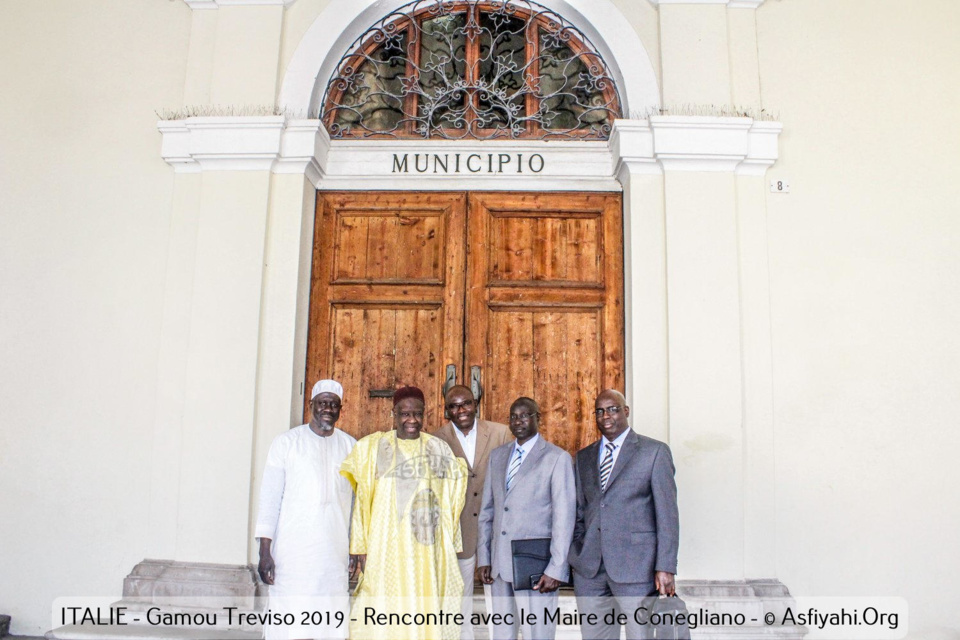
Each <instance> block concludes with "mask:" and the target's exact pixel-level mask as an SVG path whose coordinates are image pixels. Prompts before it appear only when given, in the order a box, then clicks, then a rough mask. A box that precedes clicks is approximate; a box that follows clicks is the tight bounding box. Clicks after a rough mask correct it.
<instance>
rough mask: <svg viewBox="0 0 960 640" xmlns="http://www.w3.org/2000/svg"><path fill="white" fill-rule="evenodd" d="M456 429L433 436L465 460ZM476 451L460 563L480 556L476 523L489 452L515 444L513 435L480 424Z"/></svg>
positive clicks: (492, 424) (462, 518)
mask: <svg viewBox="0 0 960 640" xmlns="http://www.w3.org/2000/svg"><path fill="white" fill-rule="evenodd" d="M454 429H456V427H455V426H453V424H452V423H451V422H450V421H449V420H448V421H447V422H446V423H444V425H443V426H442V427H440V428H439V429H437V430H436V431H435V432H434V434H433V435H435V436H437V437H438V438H440V439H441V440H443V441H444V442H446V443H447V444H448V445H450V448H451V449H453V454H454V455H455V456H457V457H458V458H463V459H464V460H466V458H467V456H466V454H464V453H463V447H461V446H460V440H459V439H458V438H457V434H456V433H454V432H453V430H454ZM476 429H477V450H476V452H474V454H473V466H472V467H471V466H470V465H469V463H468V464H467V466H468V467H469V468H468V474H469V475H468V476H467V500H466V502H465V503H464V505H463V511H462V512H461V513H460V533H461V535H462V536H463V551H462V552H461V553H459V554H457V557H458V558H460V559H461V560H465V559H466V558H469V557H471V556H473V555H474V554H475V553H476V552H477V519H478V517H479V515H480V501H481V500H482V499H483V483H484V480H485V479H486V477H487V460H488V459H489V456H490V452H491V451H493V450H494V449H496V448H497V447H499V446H500V445H503V444H506V443H508V442H513V435H511V433H510V429H508V428H507V425H504V424H500V423H499V422H487V421H486V420H477V426H476Z"/></svg>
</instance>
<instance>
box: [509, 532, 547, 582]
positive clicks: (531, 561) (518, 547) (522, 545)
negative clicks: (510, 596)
mask: <svg viewBox="0 0 960 640" xmlns="http://www.w3.org/2000/svg"><path fill="white" fill-rule="evenodd" d="M510 546H511V551H512V552H513V590H514V591H524V590H526V591H530V590H531V589H533V587H534V585H536V584H537V583H538V582H540V577H541V576H542V575H543V572H544V570H545V569H546V568H547V565H548V564H550V538H531V539H529V540H513V541H512V542H511V543H510Z"/></svg>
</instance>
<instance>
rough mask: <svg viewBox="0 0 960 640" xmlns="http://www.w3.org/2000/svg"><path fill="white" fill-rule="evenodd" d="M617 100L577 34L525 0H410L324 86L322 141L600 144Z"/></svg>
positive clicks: (366, 38) (359, 42) (615, 112)
mask: <svg viewBox="0 0 960 640" xmlns="http://www.w3.org/2000/svg"><path fill="white" fill-rule="evenodd" d="M620 109H621V107H620V98H619V96H618V94H617V88H616V84H615V83H614V81H613V79H612V78H611V77H610V72H609V71H608V69H607V66H606V64H605V63H604V61H603V60H602V59H601V57H600V55H599V54H598V53H597V51H596V49H595V48H594V47H593V45H592V44H591V43H590V41H589V40H588V39H587V38H586V37H585V36H584V34H583V33H582V32H581V31H580V30H578V29H577V28H576V27H574V26H573V25H571V24H570V23H568V22H567V21H565V20H564V19H563V18H562V17H560V16H559V15H557V14H556V13H554V12H553V11H550V10H549V9H547V8H545V7H543V6H541V5H539V4H536V3H534V2H530V1H529V0H516V1H504V0H417V1H415V2H412V3H410V4H408V5H405V6H404V7H402V8H401V9H399V10H397V11H395V12H393V13H391V14H390V15H388V16H386V17H385V18H383V19H382V20H380V21H379V22H378V23H377V24H375V25H374V26H372V27H371V28H370V29H368V30H367V31H366V32H365V33H364V34H363V35H362V36H360V37H359V38H358V39H357V40H356V42H354V44H353V45H352V46H351V48H350V51H349V53H347V55H345V56H344V57H343V59H342V60H341V61H340V63H339V65H338V66H337V71H336V73H335V74H334V76H333V78H332V79H331V80H330V83H329V84H328V85H327V89H326V93H325V95H324V99H323V107H322V112H321V114H320V115H321V119H322V120H323V122H324V125H325V126H326V128H327V131H328V132H329V133H330V136H331V137H332V138H446V139H463V138H478V139H509V138H582V139H606V138H608V137H609V135H610V130H611V125H612V124H613V120H614V118H618V117H620Z"/></svg>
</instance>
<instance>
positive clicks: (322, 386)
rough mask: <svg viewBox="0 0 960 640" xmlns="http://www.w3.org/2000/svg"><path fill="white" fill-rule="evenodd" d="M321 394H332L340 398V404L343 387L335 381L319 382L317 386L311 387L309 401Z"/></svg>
mask: <svg viewBox="0 0 960 640" xmlns="http://www.w3.org/2000/svg"><path fill="white" fill-rule="evenodd" d="M321 393H332V394H334V395H335V396H337V397H338V398H340V401H341V402H342V401H343V387H342V386H340V383H339V382H337V381H336V380H319V381H318V382H317V384H315V385H313V392H312V393H311V394H310V399H311V400H313V399H314V398H316V397H317V396H318V395H320V394H321Z"/></svg>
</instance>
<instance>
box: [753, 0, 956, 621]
mask: <svg viewBox="0 0 960 640" xmlns="http://www.w3.org/2000/svg"><path fill="white" fill-rule="evenodd" d="M757 22H758V29H759V59H760V66H761V88H762V92H763V101H764V104H765V105H766V106H767V107H768V108H772V109H774V110H775V111H779V112H780V114H781V119H782V122H783V123H784V127H785V128H784V134H783V135H782V136H781V138H780V160H779V161H778V163H777V165H776V166H775V167H774V168H773V169H771V170H770V172H769V173H768V178H776V179H785V180H789V181H790V186H791V193H790V194H789V195H772V194H771V195H768V198H767V203H768V221H767V224H768V229H769V238H770V244H769V256H770V281H771V320H772V338H773V367H774V407H775V417H774V419H775V427H776V430H775V438H776V440H775V441H776V452H777V453H776V474H777V541H778V544H777V551H778V553H777V574H778V577H779V578H780V579H781V580H782V581H783V582H784V583H785V584H787V585H788V586H789V587H790V589H791V591H793V592H794V593H799V594H804V595H840V594H849V595H865V596H872V595H899V596H904V597H906V598H908V600H909V603H910V606H911V616H910V620H911V635H912V636H914V635H915V636H917V637H920V636H922V635H928V634H932V633H934V628H935V627H951V628H952V629H953V631H952V632H951V633H949V634H945V635H941V636H939V637H953V638H955V637H958V636H960V613H958V610H957V608H956V606H955V600H956V596H957V595H958V588H957V585H956V580H955V576H954V571H953V568H954V567H957V566H960V546H958V545H957V533H958V531H960V502H958V501H957V500H956V499H955V498H954V497H953V493H954V488H955V487H957V486H960V467H958V465H957V464H956V462H955V452H956V451H957V449H958V448H960V431H958V429H957V416H958V415H960V337H958V331H957V328H958V327H960V251H958V247H960V218H958V216H957V212H958V202H960V183H958V180H957V166H958V164H960V144H958V142H960V66H958V64H957V60H958V59H960V39H958V38H957V33H958V32H960V3H957V2H953V1H952V0H940V1H936V0H924V1H922V2H899V1H896V0H877V1H870V2H862V1H855V0H803V1H800V2H796V1H794V2H790V1H768V2H766V3H765V4H764V6H763V7H761V9H760V10H759V11H758V12H757Z"/></svg>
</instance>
